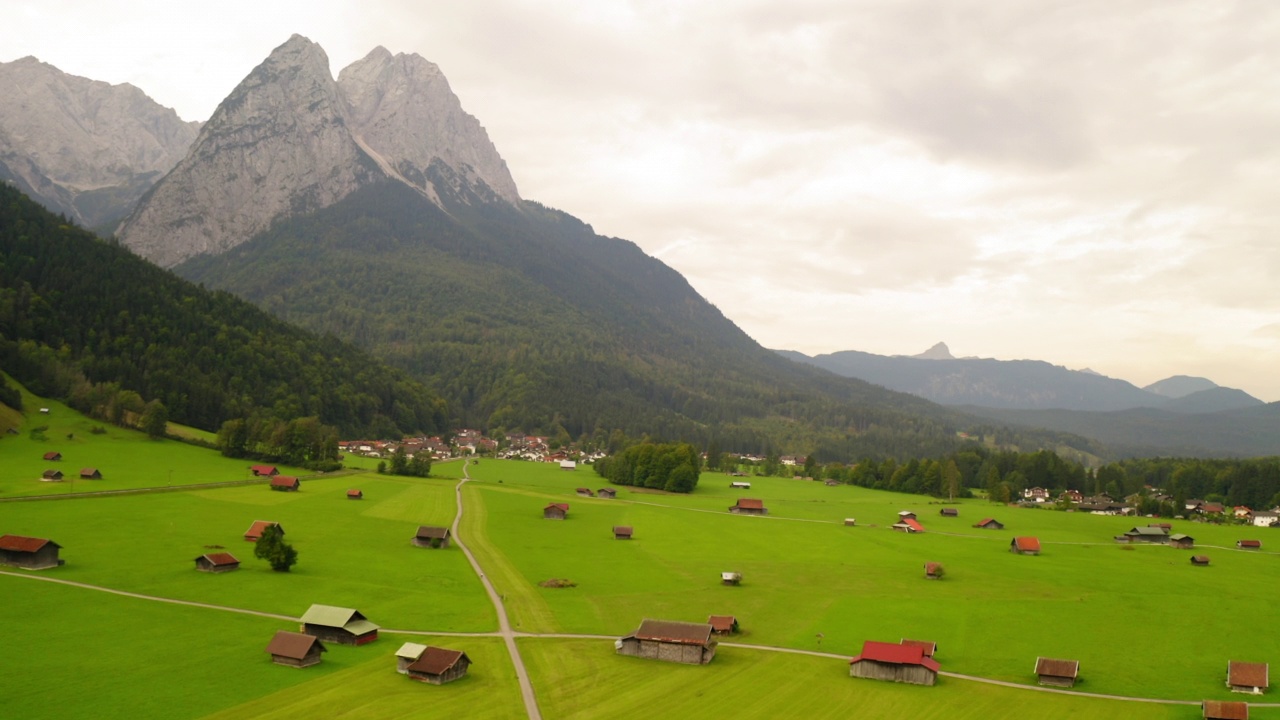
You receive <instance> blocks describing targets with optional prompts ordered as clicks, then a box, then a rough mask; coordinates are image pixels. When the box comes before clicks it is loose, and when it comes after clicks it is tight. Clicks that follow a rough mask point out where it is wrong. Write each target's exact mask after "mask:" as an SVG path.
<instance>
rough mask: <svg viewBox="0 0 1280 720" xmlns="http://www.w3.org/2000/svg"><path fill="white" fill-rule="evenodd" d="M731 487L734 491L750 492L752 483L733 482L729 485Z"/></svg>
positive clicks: (744, 481) (743, 481)
mask: <svg viewBox="0 0 1280 720" xmlns="http://www.w3.org/2000/svg"><path fill="white" fill-rule="evenodd" d="M729 487H730V488H732V489H734V490H750V489H751V483H749V482H747V481H746V480H733V481H731V482H730V483H729Z"/></svg>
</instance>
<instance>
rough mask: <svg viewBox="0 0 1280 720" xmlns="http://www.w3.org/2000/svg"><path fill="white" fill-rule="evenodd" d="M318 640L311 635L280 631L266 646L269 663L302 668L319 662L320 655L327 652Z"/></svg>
mask: <svg viewBox="0 0 1280 720" xmlns="http://www.w3.org/2000/svg"><path fill="white" fill-rule="evenodd" d="M328 651H329V650H328V648H326V647H325V646H324V643H322V642H320V639H319V638H317V637H313V636H311V635H304V634H302V633H296V632H289V631H288V630H281V631H279V632H277V633H276V634H275V637H273V638H271V642H270V643H268V644H267V652H269V653H271V662H273V663H275V664H277V665H287V666H289V667H296V668H304V667H311V666H312V665H315V664H317V663H319V662H320V653H322V652H328Z"/></svg>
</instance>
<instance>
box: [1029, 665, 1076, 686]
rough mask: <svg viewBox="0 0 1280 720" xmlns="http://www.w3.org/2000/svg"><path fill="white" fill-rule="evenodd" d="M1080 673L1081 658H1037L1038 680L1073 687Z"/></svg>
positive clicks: (1045, 683)
mask: <svg viewBox="0 0 1280 720" xmlns="http://www.w3.org/2000/svg"><path fill="white" fill-rule="evenodd" d="M1079 675H1080V661H1079V660H1053V659H1051V658H1036V678H1037V679H1036V682H1038V683H1040V684H1041V685H1053V686H1054V687H1073V686H1074V685H1075V684H1076V678H1077V677H1078V676H1079Z"/></svg>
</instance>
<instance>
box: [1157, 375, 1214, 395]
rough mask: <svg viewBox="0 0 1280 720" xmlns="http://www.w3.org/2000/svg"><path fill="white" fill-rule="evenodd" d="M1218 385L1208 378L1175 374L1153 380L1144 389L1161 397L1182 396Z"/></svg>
mask: <svg viewBox="0 0 1280 720" xmlns="http://www.w3.org/2000/svg"><path fill="white" fill-rule="evenodd" d="M1216 387H1218V384H1217V383H1215V382H1213V381H1212V380H1210V379H1208V378H1202V377H1191V376H1190V375H1174V376H1173V377H1167V378H1165V379H1163V380H1160V381H1157V382H1153V383H1151V384H1150V385H1148V386H1146V387H1144V388H1142V389H1143V390H1146V391H1147V392H1149V393H1155V394H1156V395H1159V396H1161V397H1167V398H1180V397H1186V396H1187V395H1190V394H1192V393H1196V392H1201V391H1203V390H1212V389H1213V388H1216Z"/></svg>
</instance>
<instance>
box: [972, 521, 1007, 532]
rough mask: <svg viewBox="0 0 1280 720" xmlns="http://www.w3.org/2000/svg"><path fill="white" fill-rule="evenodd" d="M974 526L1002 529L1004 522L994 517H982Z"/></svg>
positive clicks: (983, 528)
mask: <svg viewBox="0 0 1280 720" xmlns="http://www.w3.org/2000/svg"><path fill="white" fill-rule="evenodd" d="M974 527H976V528H980V529H982V530H1003V529H1004V523H1002V522H1000V521H999V520H997V519H995V518H982V520H981V521H979V522H978V524H977V525H974Z"/></svg>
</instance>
